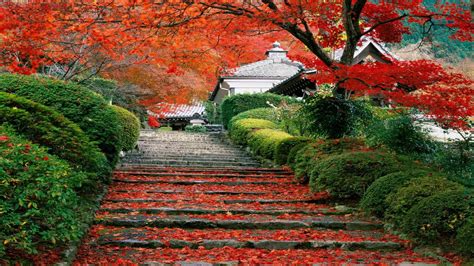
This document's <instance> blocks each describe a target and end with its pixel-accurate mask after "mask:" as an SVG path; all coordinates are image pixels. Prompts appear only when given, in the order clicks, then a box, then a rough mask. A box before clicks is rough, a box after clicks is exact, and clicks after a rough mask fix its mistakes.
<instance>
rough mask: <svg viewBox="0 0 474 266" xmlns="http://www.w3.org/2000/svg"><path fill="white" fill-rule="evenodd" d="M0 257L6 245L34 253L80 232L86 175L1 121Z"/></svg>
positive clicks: (73, 237) (74, 238)
mask: <svg viewBox="0 0 474 266" xmlns="http://www.w3.org/2000/svg"><path fill="white" fill-rule="evenodd" d="M0 177H1V185H0V213H1V219H0V239H1V241H0V257H2V254H4V253H5V249H6V248H9V249H16V250H20V251H22V252H26V253H34V252H35V251H36V250H37V248H38V247H39V246H42V247H44V245H48V244H53V245H55V246H58V244H62V243H64V242H66V241H68V240H78V239H79V237H80V236H81V234H82V233H81V231H80V230H81V229H80V219H81V218H80V217H78V216H80V215H79V214H78V213H77V212H76V211H75V208H76V206H77V205H78V202H79V197H78V196H77V195H76V193H75V192H74V189H75V188H77V186H78V185H80V184H81V183H82V182H83V181H84V180H85V179H86V177H85V176H84V175H83V174H81V173H75V172H74V171H73V170H72V169H71V168H70V167H69V166H68V164H67V163H66V162H64V161H62V160H60V159H59V158H57V157H56V156H54V155H50V154H48V153H47V152H46V149H44V148H41V147H39V146H38V145H36V144H33V143H31V142H29V141H27V140H25V139H23V138H22V137H19V136H17V135H16V134H15V133H14V131H13V130H12V129H10V128H6V127H5V126H0Z"/></svg>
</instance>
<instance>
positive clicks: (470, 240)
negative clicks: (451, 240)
mask: <svg viewBox="0 0 474 266" xmlns="http://www.w3.org/2000/svg"><path fill="white" fill-rule="evenodd" d="M472 207H473V206H472V205H471V212H473V211H474V210H473V209H472ZM471 215H473V214H471ZM456 243H457V248H458V250H459V252H461V253H462V254H464V255H466V256H468V257H471V258H474V216H471V218H470V219H468V220H467V221H466V223H464V225H463V226H461V228H459V230H458V232H457V234H456Z"/></svg>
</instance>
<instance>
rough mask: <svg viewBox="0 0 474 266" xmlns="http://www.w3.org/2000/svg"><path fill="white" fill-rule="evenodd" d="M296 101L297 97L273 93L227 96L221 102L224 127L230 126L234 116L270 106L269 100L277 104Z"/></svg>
mask: <svg viewBox="0 0 474 266" xmlns="http://www.w3.org/2000/svg"><path fill="white" fill-rule="evenodd" d="M283 101H285V102H286V103H295V102H297V100H296V99H294V98H291V97H287V96H281V95H276V94H271V93H255V94H238V95H234V96H231V97H228V98H226V99H225V100H224V101H223V102H222V104H221V110H222V123H223V124H224V127H225V128H227V127H228V126H229V122H230V120H231V119H232V117H234V116H236V115H238V114H240V113H242V112H245V111H247V110H251V109H255V108H262V107H270V106H269V105H268V103H267V102H269V103H271V104H273V105H275V106H277V105H279V104H280V103H281V102H283Z"/></svg>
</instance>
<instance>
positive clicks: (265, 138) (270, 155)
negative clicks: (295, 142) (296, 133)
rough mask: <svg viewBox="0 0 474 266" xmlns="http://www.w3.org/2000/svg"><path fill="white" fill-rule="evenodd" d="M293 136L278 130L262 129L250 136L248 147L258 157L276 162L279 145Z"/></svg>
mask: <svg viewBox="0 0 474 266" xmlns="http://www.w3.org/2000/svg"><path fill="white" fill-rule="evenodd" d="M291 137H292V136H291V135H290V134H288V133H286V132H284V131H281V130H276V129H260V130H257V131H255V132H252V133H251V134H250V140H249V142H248V145H249V147H250V149H251V150H252V151H253V152H254V153H255V154H257V155H260V156H262V157H264V158H267V159H270V160H274V159H275V151H276V148H277V147H278V145H279V144H280V143H281V142H282V141H285V140H287V139H290V138H291Z"/></svg>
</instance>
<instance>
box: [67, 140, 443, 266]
mask: <svg viewBox="0 0 474 266" xmlns="http://www.w3.org/2000/svg"><path fill="white" fill-rule="evenodd" d="M352 211H353V209H352V208H349V207H345V206H337V205H335V204H333V203H332V202H331V199H330V198H329V197H328V196H327V195H326V194H325V193H319V194H313V193H310V192H309V190H308V188H307V186H301V185H298V184H296V183H294V182H293V174H292V173H291V172H290V171H289V170H287V169H283V168H262V167H259V165H258V163H257V162H255V161H253V160H252V159H250V158H249V157H247V156H246V154H245V153H244V152H243V151H241V150H239V149H238V148H235V147H234V146H232V145H230V144H229V143H228V142H227V141H226V140H225V139H223V138H221V137H220V136H218V135H212V134H188V133H184V132H163V133H155V132H150V131H143V132H142V136H141V138H140V143H139V151H137V152H133V153H129V154H127V156H126V157H125V158H124V160H123V163H122V165H121V166H120V167H119V168H118V169H117V170H116V171H115V173H114V177H113V183H112V184H111V186H110V187H109V192H108V194H107V195H106V196H105V198H104V200H103V202H102V204H101V207H100V210H99V211H98V212H97V213H96V223H95V225H94V226H93V227H92V228H91V230H90V232H89V235H88V237H86V239H85V240H84V243H83V245H82V246H81V247H80V249H79V251H78V255H77V260H76V263H77V264H78V265H87V264H94V265H110V264H114V265H116V264H120V265H133V264H139V265H156V266H157V265H201V266H209V265H262V264H265V265H269V264H270V265H289V264H291V265H339V264H345V265H351V264H357V265H363V264H371V265H376V264H384V265H397V264H400V265H413V264H417V263H421V262H422V263H425V264H423V265H426V264H435V263H438V262H439V261H437V260H436V259H432V258H427V257H423V256H421V255H419V254H416V253H414V252H413V251H412V250H410V249H409V248H407V242H406V241H404V240H402V239H400V238H398V237H396V236H393V235H389V234H386V233H385V232H384V231H383V228H382V224H381V223H379V222H377V221H370V220H366V219H362V218H360V217H358V216H357V215H355V214H353V213H352Z"/></svg>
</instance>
